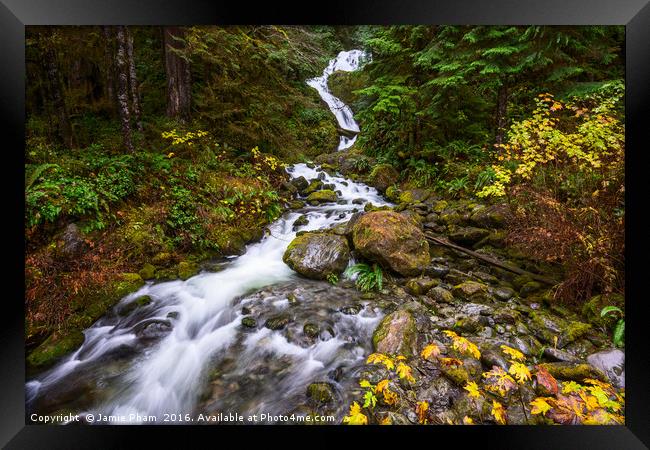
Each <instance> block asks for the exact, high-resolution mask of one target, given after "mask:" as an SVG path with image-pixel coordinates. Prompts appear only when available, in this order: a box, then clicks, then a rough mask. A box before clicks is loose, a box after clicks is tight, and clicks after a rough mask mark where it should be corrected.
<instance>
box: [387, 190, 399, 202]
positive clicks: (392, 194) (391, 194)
mask: <svg viewBox="0 0 650 450" xmlns="http://www.w3.org/2000/svg"><path fill="white" fill-rule="evenodd" d="M384 195H385V196H386V198H387V199H388V200H390V201H391V202H397V201H399V195H400V190H399V188H397V187H396V186H389V187H388V188H387V189H386V192H385V194H384Z"/></svg>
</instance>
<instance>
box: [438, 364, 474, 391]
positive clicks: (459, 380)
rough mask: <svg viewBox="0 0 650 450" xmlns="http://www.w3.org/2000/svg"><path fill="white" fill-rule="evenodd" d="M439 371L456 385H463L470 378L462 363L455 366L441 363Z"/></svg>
mask: <svg viewBox="0 0 650 450" xmlns="http://www.w3.org/2000/svg"><path fill="white" fill-rule="evenodd" d="M440 371H441V372H442V373H443V375H444V376H446V377H447V378H448V379H449V380H451V381H452V382H453V383H454V384H456V385H458V386H465V385H466V384H467V382H468V381H469V380H470V376H469V372H468V371H467V368H466V367H465V366H464V365H462V366H457V367H456V366H445V365H441V366H440Z"/></svg>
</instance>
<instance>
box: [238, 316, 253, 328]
mask: <svg viewBox="0 0 650 450" xmlns="http://www.w3.org/2000/svg"><path fill="white" fill-rule="evenodd" d="M241 324H242V326H244V327H246V328H257V320H255V319H254V318H253V317H250V316H249V317H243V318H242V320H241Z"/></svg>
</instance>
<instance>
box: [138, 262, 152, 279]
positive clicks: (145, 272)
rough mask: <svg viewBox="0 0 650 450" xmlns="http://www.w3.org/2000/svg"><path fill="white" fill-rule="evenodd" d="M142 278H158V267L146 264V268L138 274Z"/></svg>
mask: <svg viewBox="0 0 650 450" xmlns="http://www.w3.org/2000/svg"><path fill="white" fill-rule="evenodd" d="M138 274H139V275H140V277H142V279H143V280H151V279H152V278H154V277H155V276H156V266H154V265H153V264H150V263H146V264H145V265H144V266H142V269H140V271H139V272H138Z"/></svg>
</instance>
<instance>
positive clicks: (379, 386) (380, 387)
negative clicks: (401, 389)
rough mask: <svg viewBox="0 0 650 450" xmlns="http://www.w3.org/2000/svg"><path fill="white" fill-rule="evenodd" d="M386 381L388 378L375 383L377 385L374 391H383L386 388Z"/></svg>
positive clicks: (379, 392)
mask: <svg viewBox="0 0 650 450" xmlns="http://www.w3.org/2000/svg"><path fill="white" fill-rule="evenodd" d="M388 383H389V381H388V380H381V381H380V382H379V383H377V387H375V393H376V394H381V393H382V392H384V390H386V389H388Z"/></svg>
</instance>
